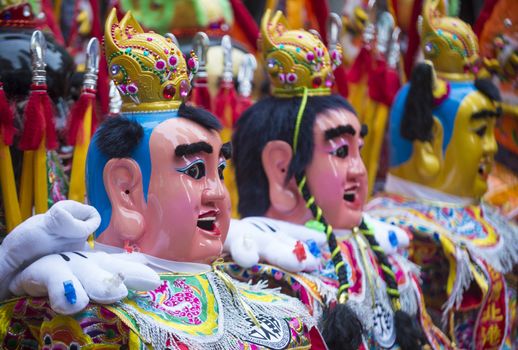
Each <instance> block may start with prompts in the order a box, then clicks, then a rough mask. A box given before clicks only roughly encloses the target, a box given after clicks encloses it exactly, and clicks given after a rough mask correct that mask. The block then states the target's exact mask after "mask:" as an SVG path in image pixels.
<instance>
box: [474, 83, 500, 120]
mask: <svg viewBox="0 0 518 350" xmlns="http://www.w3.org/2000/svg"><path fill="white" fill-rule="evenodd" d="M475 89H477V90H478V91H480V93H482V94H483V95H485V96H486V97H487V98H489V99H490V100H491V101H494V102H502V97H501V96H500V90H498V87H497V86H496V85H495V84H493V82H492V81H491V80H489V79H477V80H475ZM496 114H497V116H500V115H502V107H501V106H498V107H497V108H496Z"/></svg>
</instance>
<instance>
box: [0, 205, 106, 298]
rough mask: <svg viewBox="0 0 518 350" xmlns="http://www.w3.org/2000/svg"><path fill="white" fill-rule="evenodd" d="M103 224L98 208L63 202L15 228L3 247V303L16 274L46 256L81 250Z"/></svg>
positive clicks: (0, 249) (0, 262) (0, 294)
mask: <svg viewBox="0 0 518 350" xmlns="http://www.w3.org/2000/svg"><path fill="white" fill-rule="evenodd" d="M100 222H101V218H100V216H99V213H98V212H97V210H95V208H93V207H91V206H89V205H85V204H81V203H79V202H75V201H60V202H57V203H56V204H54V205H53V206H52V207H51V208H50V209H49V210H48V211H47V212H46V213H45V214H39V215H35V216H33V217H31V218H29V219H27V220H26V221H24V222H23V223H21V224H20V225H18V226H17V227H15V229H14V230H13V231H12V232H11V233H9V234H8V235H7V237H6V238H5V239H4V241H3V242H2V244H1V245H0V300H1V299H3V298H5V297H7V294H8V290H7V285H8V283H7V281H8V280H10V279H11V277H12V276H14V274H15V273H16V272H17V271H19V270H20V269H21V268H23V267H24V266H27V265H28V264H30V263H32V262H33V261H35V260H37V259H39V258H40V257H42V256H45V255H49V254H53V253H59V252H64V251H73V250H82V249H83V247H84V244H85V242H86V239H87V237H88V235H89V234H90V233H92V232H94V231H95V230H96V229H97V227H98V226H99V223H100Z"/></svg>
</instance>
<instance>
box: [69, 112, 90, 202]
mask: <svg viewBox="0 0 518 350" xmlns="http://www.w3.org/2000/svg"><path fill="white" fill-rule="evenodd" d="M91 131H92V103H91V102H90V103H89V104H88V108H87V109H86V112H85V116H84V118H83V127H82V128H81V129H80V132H82V135H77V137H76V140H77V142H76V145H75V148H74V155H73V158H72V174H71V175H70V189H69V192H68V199H72V200H75V201H78V202H81V203H83V202H84V201H85V192H86V185H85V168H86V154H87V153H88V146H89V145H90V135H91Z"/></svg>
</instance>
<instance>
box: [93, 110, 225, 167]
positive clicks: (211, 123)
mask: <svg viewBox="0 0 518 350" xmlns="http://www.w3.org/2000/svg"><path fill="white" fill-rule="evenodd" d="M178 117H179V118H185V119H188V120H191V121H193V122H195V123H197V124H199V125H201V126H203V127H204V128H205V129H207V130H216V131H219V130H221V123H220V122H219V120H218V119H217V118H216V117H215V116H214V115H213V114H212V113H210V112H208V111H206V110H205V109H203V108H197V107H192V106H188V105H186V104H184V103H182V105H181V106H180V109H179V110H178ZM96 134H97V136H96V138H95V143H96V145H97V147H98V148H99V150H100V151H101V153H102V154H104V155H105V156H107V157H108V158H109V159H111V158H128V157H131V152H132V151H133V149H134V148H135V147H137V145H138V144H139V143H140V141H141V140H142V137H143V136H144V129H143V128H142V126H141V125H140V124H139V123H138V122H136V121H134V120H131V119H129V118H127V117H125V116H121V115H118V116H113V117H109V118H108V119H106V120H105V121H104V122H103V123H102V124H101V126H100V127H99V130H97V132H96Z"/></svg>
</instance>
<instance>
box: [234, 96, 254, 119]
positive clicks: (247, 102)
mask: <svg viewBox="0 0 518 350" xmlns="http://www.w3.org/2000/svg"><path fill="white" fill-rule="evenodd" d="M253 104H254V103H253V102H252V100H251V99H250V98H249V97H244V96H237V106H236V113H235V114H236V116H237V118H236V120H235V121H234V124H235V123H236V122H237V120H238V119H239V117H241V114H243V113H244V112H245V111H246V110H247V109H248V108H250V107H252V105H253Z"/></svg>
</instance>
